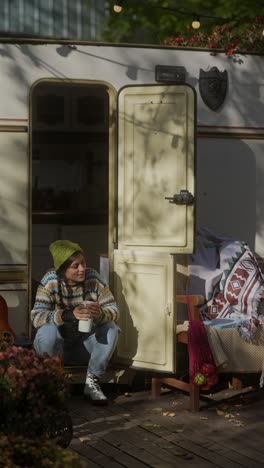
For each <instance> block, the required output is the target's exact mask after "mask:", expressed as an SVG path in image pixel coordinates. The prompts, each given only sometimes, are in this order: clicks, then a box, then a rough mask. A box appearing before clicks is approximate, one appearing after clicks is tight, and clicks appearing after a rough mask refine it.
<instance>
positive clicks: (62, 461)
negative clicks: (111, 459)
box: [0, 433, 87, 468]
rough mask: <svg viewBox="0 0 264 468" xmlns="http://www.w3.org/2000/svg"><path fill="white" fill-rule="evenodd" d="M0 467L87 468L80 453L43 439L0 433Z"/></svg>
mask: <svg viewBox="0 0 264 468" xmlns="http://www.w3.org/2000/svg"><path fill="white" fill-rule="evenodd" d="M0 452H1V458H0V468H15V467H22V466H24V467H26V468H29V467H30V468H49V467H50V468H85V467H86V466H87V465H86V463H84V462H83V461H82V460H81V459H80V458H79V457H78V455H76V454H74V453H73V452H70V451H69V450H65V449H63V448H61V447H57V446H56V445H54V444H53V443H51V442H49V441H47V440H42V439H35V438H34V439H28V438H25V437H24V436H22V435H17V434H8V435H7V434H4V433H0Z"/></svg>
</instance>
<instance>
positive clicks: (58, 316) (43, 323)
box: [31, 240, 119, 404]
mask: <svg viewBox="0 0 264 468" xmlns="http://www.w3.org/2000/svg"><path fill="white" fill-rule="evenodd" d="M49 249H50V252H51V254H52V257H53V262H54V269H51V270H49V271H48V272H47V273H46V274H45V275H44V277H43V278H42V280H41V283H40V285H39V286H38V289H37V294H36V300H35V304H34V307H33V310H32V311H31V319H32V323H33V325H34V327H35V328H36V329H37V333H36V336H35V340H34V348H35V350H36V352H37V353H38V354H43V353H45V352H47V353H48V354H49V355H51V356H52V355H54V354H56V353H60V354H61V355H63V356H64V362H65V363H66V364H67V360H68V361H72V358H73V357H77V362H75V363H76V364H77V363H79V364H81V360H82V358H83V354H85V361H86V363H87V361H88V359H89V364H88V369H87V376H86V381H85V386H84V395H85V396H86V397H88V398H90V399H91V400H92V402H93V403H95V404H105V403H107V398H106V396H105V395H104V393H103V392H102V390H101V388H100V385H99V380H100V378H101V377H102V376H103V374H104V373H105V371H106V367H107V365H108V362H109V360H110V358H111V356H112V354H113V351H114V349H115V347H116V344H117V339H118V332H119V327H118V326H117V325H116V322H117V319H118V308H117V304H116V302H115V300H114V297H113V295H112V293H111V292H110V290H109V289H108V287H107V286H106V285H105V284H103V282H102V281H101V279H100V277H99V276H98V273H97V272H96V271H95V270H93V269H91V268H86V262H85V258H84V255H83V250H82V248H81V247H80V246H79V245H78V244H76V243H74V242H71V241H69V240H57V241H55V242H53V243H52V244H51V245H50V247H49ZM84 301H85V303H84ZM86 301H88V302H86ZM88 319H93V327H92V329H91V332H89V333H83V332H80V331H78V322H79V321H80V320H88Z"/></svg>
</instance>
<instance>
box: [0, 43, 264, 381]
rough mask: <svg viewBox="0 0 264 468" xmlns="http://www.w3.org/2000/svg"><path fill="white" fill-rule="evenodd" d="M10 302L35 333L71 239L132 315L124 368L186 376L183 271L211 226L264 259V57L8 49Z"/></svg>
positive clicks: (2, 180)
mask: <svg viewBox="0 0 264 468" xmlns="http://www.w3.org/2000/svg"><path fill="white" fill-rule="evenodd" d="M0 63H1V67H0V70H1V72H0V83H1V87H0V93H1V106H0V109H1V112H0V161H1V162H0V167H1V171H0V217H1V230H0V294H1V295H2V296H3V297H4V298H5V300H6V302H7V304H8V318H9V323H10V325H11V327H12V328H13V329H14V331H15V333H16V334H17V335H18V336H30V333H31V327H30V310H31V306H32V300H34V292H35V288H36V286H37V284H38V282H39V281H40V279H41V277H42V275H43V274H44V272H45V271H46V270H47V269H48V268H51V267H52V259H51V256H50V254H49V249H48V246H49V244H50V243H51V242H53V241H55V240H56V239H70V240H73V241H75V242H78V243H80V244H81V245H82V246H83V248H84V250H85V253H86V256H87V259H88V264H89V266H92V267H94V268H96V269H97V270H100V272H101V274H102V276H103V278H104V279H105V281H106V282H108V283H109V285H110V288H111V289H112V291H113V292H114V295H115V297H116V299H117V301H118V304H119V307H120V326H121V329H122V333H121V335H120V340H119V343H118V350H117V353H116V357H115V359H116V360H117V362H120V363H122V364H124V365H128V366H129V367H135V368H137V369H148V370H159V371H167V372H172V371H173V372H174V371H176V370H177V369H176V362H177V349H176V347H175V333H174V331H175V324H176V323H177V320H179V319H178V314H177V310H176V305H175V300H174V297H175V293H176V291H178V290H179V287H180V286H179V285H180V274H181V270H180V268H179V258H180V257H184V256H187V255H188V254H190V253H192V252H193V250H194V248H195V229H196V228H197V226H199V225H200V226H203V225H205V226H209V227H210V228H212V229H214V230H215V231H216V232H218V233H220V234H222V235H228V236H233V237H235V238H237V239H241V240H244V241H246V242H247V243H248V244H249V245H250V247H251V248H252V249H253V250H254V251H255V252H257V253H258V254H259V255H261V256H263V255H264V218H263V216H262V213H263V209H262V206H263V203H264V188H263V183H262V175H263V172H264V159H263V150H264V143H263V136H264V126H263V113H264V78H263V76H264V57H263V56H257V55H253V54H251V55H250V54H247V55H238V56H231V57H227V56H226V55H225V54H224V53H223V52H214V53H212V52H210V51H209V50H194V49H192V50H188V49H180V48H179V49H176V48H170V47H165V46H163V47H151V46H133V45H130V46H128V45H113V44H99V43H98V44H96V43H84V42H69V41H61V42H60V43H58V42H57V41H55V40H53V41H52V40H47V41H43V40H40V39H39V40H35V41H34V40H33V39H31V40H30V39H29V40H23V41H22V40H20V41H19V40H15V39H14V40H13V41H12V40H10V39H8V40H7V39H3V40H2V41H1V44H0Z"/></svg>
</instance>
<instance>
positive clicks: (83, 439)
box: [79, 436, 91, 442]
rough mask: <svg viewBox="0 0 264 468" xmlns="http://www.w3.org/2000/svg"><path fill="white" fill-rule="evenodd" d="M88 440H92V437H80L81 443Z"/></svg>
mask: <svg viewBox="0 0 264 468" xmlns="http://www.w3.org/2000/svg"><path fill="white" fill-rule="evenodd" d="M86 440H91V437H88V436H84V437H79V441H80V442H85V441H86Z"/></svg>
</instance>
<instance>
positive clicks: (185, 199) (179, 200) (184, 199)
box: [165, 190, 194, 205]
mask: <svg viewBox="0 0 264 468" xmlns="http://www.w3.org/2000/svg"><path fill="white" fill-rule="evenodd" d="M165 200H169V202H170V203H174V204H175V205H192V204H193V203H194V196H193V195H192V194H191V193H190V192H189V190H181V191H180V193H175V194H174V195H173V197H165Z"/></svg>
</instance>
